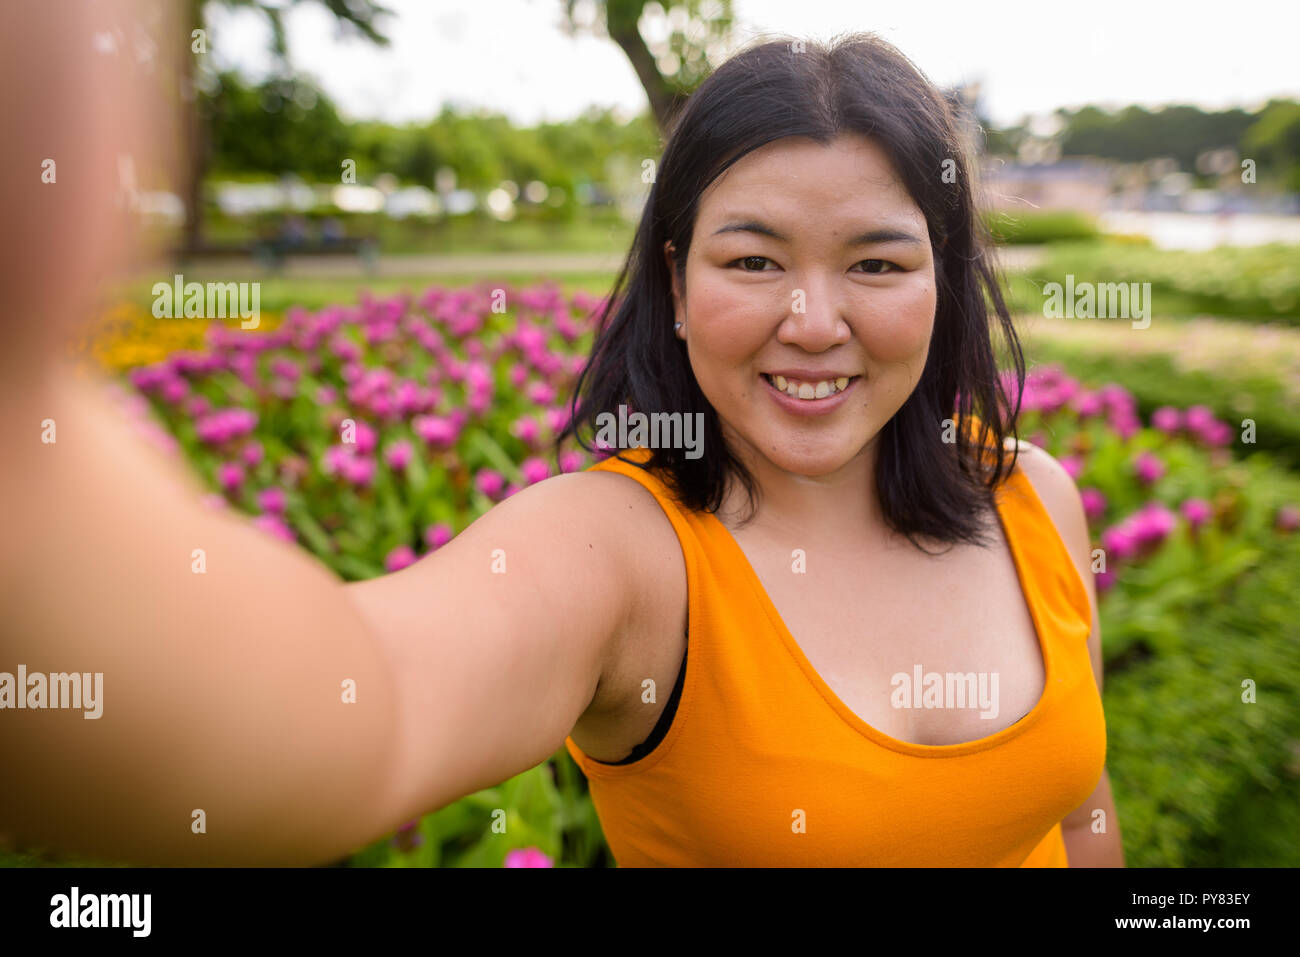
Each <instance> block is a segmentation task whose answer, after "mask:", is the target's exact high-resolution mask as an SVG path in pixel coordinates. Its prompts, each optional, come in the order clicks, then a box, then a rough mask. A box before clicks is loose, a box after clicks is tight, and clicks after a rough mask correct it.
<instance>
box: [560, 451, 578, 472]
mask: <svg viewBox="0 0 1300 957" xmlns="http://www.w3.org/2000/svg"><path fill="white" fill-rule="evenodd" d="M581 468H582V455H581V453H579V452H561V453H560V471H561V472H577V471H579V470H580V469H581Z"/></svg>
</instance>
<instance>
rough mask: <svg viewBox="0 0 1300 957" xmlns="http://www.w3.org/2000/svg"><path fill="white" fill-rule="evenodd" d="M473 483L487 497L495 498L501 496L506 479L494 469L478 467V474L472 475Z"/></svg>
mask: <svg viewBox="0 0 1300 957" xmlns="http://www.w3.org/2000/svg"><path fill="white" fill-rule="evenodd" d="M474 484H475V486H476V487H477V488H478V490H479V491H480V492H482V493H483V494H484V495H486V496H487V497H488V498H490V499H493V500H496V499H499V498H501V497H502V496H501V493H502V492H503V491H504V490H505V484H506V480H505V478H504V477H503V476H502V475H501V473H500V472H497V471H496V470H494V469H479V472H478V475H476V476H475V477H474Z"/></svg>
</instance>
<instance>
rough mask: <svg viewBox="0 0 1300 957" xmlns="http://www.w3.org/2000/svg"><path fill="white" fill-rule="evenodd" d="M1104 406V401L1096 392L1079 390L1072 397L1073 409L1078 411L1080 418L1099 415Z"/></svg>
mask: <svg viewBox="0 0 1300 957" xmlns="http://www.w3.org/2000/svg"><path fill="white" fill-rule="evenodd" d="M1105 407H1106V404H1105V402H1104V401H1103V400H1102V397H1101V396H1100V395H1098V394H1097V393H1096V392H1087V391H1081V392H1079V393H1078V394H1076V395H1075V397H1074V411H1075V412H1077V413H1078V415H1079V418H1081V419H1087V418H1091V417H1092V416H1094V415H1100V414H1101V412H1102V410H1103V409H1104V408H1105Z"/></svg>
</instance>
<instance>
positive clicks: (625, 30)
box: [605, 0, 686, 139]
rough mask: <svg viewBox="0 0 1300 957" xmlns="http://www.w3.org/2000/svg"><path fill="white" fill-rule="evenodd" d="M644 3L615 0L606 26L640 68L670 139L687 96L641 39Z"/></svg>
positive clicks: (662, 129) (607, 11)
mask: <svg viewBox="0 0 1300 957" xmlns="http://www.w3.org/2000/svg"><path fill="white" fill-rule="evenodd" d="M643 6H644V2H632V3H622V4H620V3H617V2H614V0H611V2H610V3H608V4H607V5H606V7H605V29H606V30H607V31H608V32H609V36H610V39H611V40H613V41H614V42H615V43H617V44H618V45H619V46H620V47H621V48H622V50H623V53H624V54H626V55H627V58H628V60H629V61H630V62H631V64H632V69H634V70H636V75H637V79H639V80H640V81H641V86H643V87H644V88H645V92H646V96H647V97H648V98H649V100H650V110H651V112H653V113H654V117H655V122H656V123H658V124H659V131H660V133H662V134H663V136H664V138H665V139H667V137H668V130H669V128H670V127H671V125H672V121H673V118H674V117H675V116H676V115H677V111H678V110H679V109H680V108H681V105H682V103H684V102H685V100H686V98H685V97H684V96H681V95H680V94H678V93H675V92H674V91H673V90H672V89H671V88H670V87H669V86H668V83H667V81H666V80H664V77H663V74H662V73H660V72H659V67H658V66H656V65H655V58H654V54H652V53H651V52H650V49H649V47H647V46H646V45H645V40H643V39H641V33H640V31H638V30H637V20H638V19H639V18H640V13H641V7H643Z"/></svg>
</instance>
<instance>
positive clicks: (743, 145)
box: [556, 33, 1025, 550]
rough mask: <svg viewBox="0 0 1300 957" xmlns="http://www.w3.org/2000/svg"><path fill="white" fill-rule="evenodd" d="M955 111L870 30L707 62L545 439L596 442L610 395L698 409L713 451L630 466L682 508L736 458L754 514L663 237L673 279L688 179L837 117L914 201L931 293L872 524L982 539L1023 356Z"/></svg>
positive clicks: (890, 434) (815, 134) (827, 132)
mask: <svg viewBox="0 0 1300 957" xmlns="http://www.w3.org/2000/svg"><path fill="white" fill-rule="evenodd" d="M961 123H962V119H961V117H959V116H958V115H956V114H955V113H954V106H953V105H952V104H951V103H950V102H949V100H948V98H946V97H945V96H944V95H943V94H942V93H940V92H939V91H938V90H937V89H936V88H935V87H934V86H933V85H932V84H931V83H930V81H929V80H928V79H926V77H925V76H924V75H923V74H922V73H921V71H920V70H918V69H917V68H916V67H915V66H914V65H913V64H912V63H911V62H910V61H909V60H908V59H907V58H906V57H905V56H904V55H903V54H902V53H900V52H899V51H898V50H897V49H895V48H894V47H893V46H892V45H891V44H889V43H887V42H886V41H884V40H882V39H880V38H879V37H877V36H875V35H873V34H864V33H852V34H848V35H844V36H841V37H838V38H836V39H834V40H832V41H830V42H829V43H821V42H818V41H813V40H797V39H793V38H788V37H785V38H779V39H772V40H766V41H763V42H758V43H756V44H754V45H751V46H750V47H748V48H746V49H743V50H741V51H740V52H739V53H737V54H735V55H734V56H732V57H731V58H730V59H729V60H728V61H727V62H726V63H724V64H722V65H721V66H720V67H719V68H718V69H717V70H716V71H714V72H713V73H712V74H711V75H710V76H709V77H707V78H706V79H705V80H704V82H703V83H702V84H701V85H700V86H699V88H698V89H697V90H696V91H695V92H694V93H693V94H692V95H691V96H690V98H689V99H688V100H687V101H686V103H685V105H684V106H683V107H682V109H681V110H680V111H679V112H678V113H677V114H676V117H675V119H674V121H673V125H672V128H671V130H670V131H669V134H668V138H667V143H666V145H665V147H664V150H663V155H662V158H661V159H660V162H659V164H658V170H657V175H656V176H655V179H654V182H653V185H652V186H651V189H650V193H649V196H648V198H647V200H646V204H645V208H644V211H643V212H642V215H641V221H640V225H639V226H638V228H637V232H636V237H635V239H634V241H633V244H632V248H631V251H630V252H629V254H628V258H627V260H626V262H625V263H624V264H623V267H622V270H621V271H620V273H619V275H618V278H617V280H616V281H615V284H614V289H613V292H612V294H611V295H610V297H609V298H608V300H607V301H606V304H605V306H604V309H603V310H602V312H601V314H600V315H599V316H598V317H597V320H596V332H595V340H594V342H593V344H592V350H591V356H590V358H589V360H588V362H587V363H586V365H585V367H584V368H583V370H582V372H581V373H580V375H579V377H578V380H577V384H576V388H575V392H574V395H573V397H572V400H571V405H570V421H569V424H568V425H567V426H566V428H565V429H564V430H563V431H562V432H561V434H560V435H559V436H558V437H557V439H556V449H557V451H558V449H559V448H560V446H561V445H562V443H563V442H564V441H565V440H566V439H567V438H569V437H574V438H575V439H576V440H577V441H578V442H579V444H581V445H582V447H583V448H585V449H587V450H589V451H593V452H595V451H596V449H595V447H594V446H593V445H590V444H588V443H587V441H585V440H584V438H583V432H584V431H585V430H586V429H587V428H590V429H592V430H593V431H595V429H596V422H597V418H596V417H597V416H598V415H600V414H601V413H602V412H607V411H609V410H612V409H616V408H617V406H618V405H620V404H622V405H625V406H627V408H628V410H629V411H632V410H636V411H641V412H644V413H651V412H658V411H669V412H681V413H686V414H691V415H694V414H695V413H697V412H698V413H703V422H704V426H705V428H704V435H703V442H704V447H705V448H707V449H710V450H712V452H711V453H710V454H705V455H703V456H701V457H699V458H694V459H692V458H687V457H686V454H685V450H683V449H674V448H655V449H652V450H651V454H650V458H649V459H648V460H647V461H646V463H645V466H644V467H646V468H649V469H653V470H655V471H656V472H658V473H659V474H661V475H662V476H663V477H664V478H665V480H666V481H667V483H668V484H669V486H670V487H671V488H672V490H673V492H674V494H675V495H676V496H677V498H678V499H679V501H681V502H682V503H683V505H685V506H686V507H687V508H690V509H692V510H695V511H707V512H715V513H716V512H717V511H718V509H719V508H720V507H721V505H722V502H723V499H724V495H725V492H726V483H727V479H728V476H729V475H730V476H733V477H734V478H735V479H736V480H738V481H739V482H740V483H741V484H742V485H743V486H744V488H745V489H746V491H747V492H748V497H749V503H750V507H751V510H750V512H749V515H748V517H747V518H746V519H745V520H746V521H748V520H749V519H751V518H752V516H753V514H754V513H755V512H756V511H757V503H758V498H759V496H758V489H757V488H756V483H755V482H754V479H753V477H752V476H751V475H750V474H749V473H748V471H747V469H745V467H744V466H743V465H742V463H741V462H740V461H739V459H738V458H737V457H736V456H735V454H734V452H733V451H732V450H731V449H729V448H728V447H727V444H726V442H725V441H724V439H723V433H722V428H721V423H720V421H719V418H718V415H717V412H716V411H715V410H714V409H713V407H712V405H711V404H710V403H709V401H708V399H707V398H706V397H705V395H704V393H703V392H702V391H701V389H700V387H699V384H698V383H697V382H696V379H695V375H694V373H693V372H692V370H691V366H690V361H689V358H688V356H687V353H686V347H685V343H684V342H682V341H681V340H680V339H678V338H677V337H676V336H675V335H674V330H673V325H674V303H673V294H672V276H671V275H670V273H669V271H668V264H667V262H666V261H665V257H664V252H663V250H664V245H665V243H667V242H669V241H671V242H672V243H673V245H674V247H675V249H674V251H673V253H672V255H673V267H674V270H675V272H676V274H677V279H678V284H679V286H680V287H681V289H682V290H683V295H684V290H685V285H686V255H687V251H688V250H689V248H690V244H691V238H692V231H693V229H694V225H695V220H696V214H697V211H698V207H699V200H700V196H701V194H702V193H703V192H704V191H705V189H706V188H707V187H708V186H709V184H710V183H712V182H713V181H714V180H715V179H716V178H717V177H718V176H719V175H720V174H721V173H722V172H723V171H725V170H726V169H727V168H729V167H730V166H731V165H732V164H734V163H735V162H736V161H737V160H739V159H740V158H741V157H743V156H745V155H746V154H748V153H750V152H752V151H753V150H755V149H758V148H759V147H761V146H763V145H765V144H767V143H771V142H773V141H775V140H779V139H782V138H784V137H788V136H800V137H807V138H809V139H812V140H813V141H815V142H817V143H819V144H822V145H827V144H829V143H830V142H831V141H833V140H834V139H836V138H837V137H838V136H840V135H842V134H845V133H848V134H862V135H864V136H867V137H870V138H871V139H872V140H873V141H874V142H875V143H878V144H879V145H880V147H881V148H882V149H883V150H884V151H885V153H886V155H887V156H889V158H890V160H891V161H892V163H893V165H894V168H895V169H896V171H897V174H898V176H899V177H900V179H901V180H902V182H903V184H904V186H905V187H906V189H907V191H908V192H909V193H910V195H911V197H912V200H913V201H914V202H915V203H916V204H917V206H918V207H919V208H920V209H921V211H922V212H923V213H924V215H925V219H926V223H927V226H928V231H929V238H930V243H931V247H932V250H933V253H934V270H935V281H936V297H937V301H936V309H935V322H934V330H933V334H932V337H931V341H930V349H929V353H928V355H927V358H926V363H925V368H924V370H923V372H922V374H921V377H920V380H919V381H918V383H917V385H916V388H915V389H914V390H913V392H912V394H911V395H910V396H909V397H908V398H907V400H906V401H905V402H904V403H903V405H902V407H901V408H900V409H899V410H898V412H897V413H896V414H895V415H894V416H893V417H891V418H890V420H889V421H888V422H887V423H886V424H885V425H884V426H883V427H882V428H881V431H880V434H879V453H878V456H877V462H876V489H877V494H878V496H879V499H880V506H881V510H882V513H883V516H884V520H885V522H886V524H887V525H888V526H889V527H890V528H892V529H893V530H894V531H896V532H898V533H900V534H902V535H905V536H906V537H907V538H908V540H909V541H911V542H912V543H913V544H914V545H916V546H917V547H918V548H923V546H922V545H921V544H920V542H919V541H918V540H917V539H918V537H925V538H928V539H931V540H935V541H939V542H944V543H949V544H952V543H957V542H971V543H975V544H985V543H986V542H987V539H986V537H985V536H984V523H983V519H984V518H985V517H986V515H987V512H988V511H989V510H990V509H992V508H993V503H994V498H993V492H994V490H995V489H996V487H997V486H998V484H999V483H1000V482H1001V481H1002V480H1003V479H1004V477H1005V476H1006V475H1007V474H1009V473H1010V472H1011V470H1012V469H1014V467H1015V451H1014V449H1013V451H1012V457H1011V459H1010V461H1007V458H1006V454H1005V452H1006V446H1005V444H1004V443H1005V438H1006V436H1007V434H1010V435H1012V436H1014V435H1015V423H1016V419H1017V417H1018V415H1019V411H1020V408H1019V406H1020V396H1021V393H1022V392H1023V389H1024V379H1025V360H1024V356H1023V353H1022V351H1021V347H1020V343H1019V340H1018V338H1017V336H1016V333H1015V329H1014V327H1013V326H1012V322H1011V317H1010V315H1009V313H1008V310H1007V306H1006V303H1005V301H1004V299H1003V296H1002V292H1001V290H1000V288H999V284H998V276H997V272H996V270H995V268H994V266H993V264H992V262H991V261H990V256H989V251H990V250H991V249H992V244H991V240H990V238H989V235H988V232H987V229H986V227H985V225H984V222H983V220H982V219H981V217H980V216H979V215H978V211H977V208H976V202H975V188H974V185H973V184H972V179H971V178H972V176H973V168H974V163H973V161H972V159H971V158H970V156H969V155H968V152H969V150H970V149H971V146H970V144H969V140H968V138H967V137H966V136H965V135H964V134H963V129H962V127H961ZM990 312H992V313H993V315H996V317H997V319H998V322H999V324H1000V326H1001V328H1002V333H1003V336H1004V337H1005V339H1006V343H1007V346H1008V351H1009V354H1010V357H1011V359H1012V361H1013V362H1014V365H1015V375H1016V383H1017V387H1016V398H1015V406H1014V408H1013V407H1012V402H1011V398H1010V396H1008V394H1007V388H1006V384H1004V382H1003V378H1002V376H1001V374H1000V373H999V371H998V368H997V362H996V359H995V356H994V351H993V346H992V336H991V329H990ZM949 419H950V420H953V421H952V422H948V423H946V427H945V420H949ZM975 419H977V420H978V421H977V422H976V421H974V420H975ZM954 423H956V425H957V427H956V428H954V427H953V425H954ZM971 426H973V427H971ZM968 427H971V428H970V432H969V433H968V431H967V429H968ZM945 433H947V434H945ZM990 435H991V436H992V438H993V441H992V442H989V441H988V437H989V436H990ZM976 436H977V438H976ZM945 439H946V440H947V441H945ZM1016 447H1017V448H1018V445H1017V446H1016ZM719 450H720V451H719ZM981 450H982V451H981ZM923 550H924V549H923Z"/></svg>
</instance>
